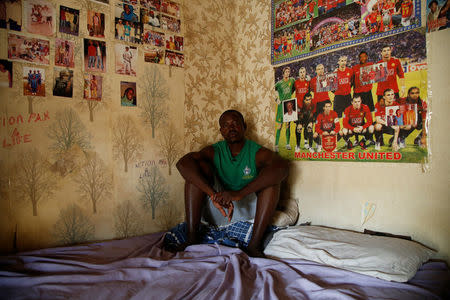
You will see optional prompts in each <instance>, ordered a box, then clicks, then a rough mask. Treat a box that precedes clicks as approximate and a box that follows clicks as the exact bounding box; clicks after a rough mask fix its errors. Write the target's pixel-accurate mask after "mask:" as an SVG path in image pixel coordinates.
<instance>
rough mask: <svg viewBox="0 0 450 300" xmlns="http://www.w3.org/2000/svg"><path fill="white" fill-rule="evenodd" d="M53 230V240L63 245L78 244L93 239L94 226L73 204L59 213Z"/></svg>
mask: <svg viewBox="0 0 450 300" xmlns="http://www.w3.org/2000/svg"><path fill="white" fill-rule="evenodd" d="M53 228H54V230H53V234H54V236H55V238H56V239H57V240H58V241H59V242H60V243H62V244H65V245H72V244H78V243H82V242H86V241H89V240H92V239H93V238H94V230H95V227H94V225H93V224H92V222H91V221H90V220H89V217H87V216H86V214H85V213H84V212H83V210H82V209H81V208H80V207H79V206H78V205H76V204H75V203H72V204H70V205H69V206H68V207H67V208H65V209H63V210H61V211H60V212H59V218H58V220H57V221H56V223H55V225H54V227H53Z"/></svg>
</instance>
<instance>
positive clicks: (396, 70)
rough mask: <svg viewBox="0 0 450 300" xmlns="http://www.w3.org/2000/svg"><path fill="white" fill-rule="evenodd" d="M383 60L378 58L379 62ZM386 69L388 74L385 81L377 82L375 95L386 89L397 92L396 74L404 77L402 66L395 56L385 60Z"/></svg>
mask: <svg viewBox="0 0 450 300" xmlns="http://www.w3.org/2000/svg"><path fill="white" fill-rule="evenodd" d="M381 62H383V60H380V61H379V63H381ZM387 69H388V74H387V78H386V81H381V82H378V87H377V95H383V92H384V91H385V90H386V89H393V90H394V92H395V93H398V84H397V76H398V77H399V78H404V77H405V73H403V67H402V64H401V63H400V60H398V59H397V58H394V57H391V58H390V59H389V60H388V61H387Z"/></svg>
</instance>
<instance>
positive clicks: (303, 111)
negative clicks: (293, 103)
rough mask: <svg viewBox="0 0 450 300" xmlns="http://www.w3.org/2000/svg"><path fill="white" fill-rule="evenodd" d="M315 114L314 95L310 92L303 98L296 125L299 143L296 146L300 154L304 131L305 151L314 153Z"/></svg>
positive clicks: (296, 150)
mask: <svg viewBox="0 0 450 300" xmlns="http://www.w3.org/2000/svg"><path fill="white" fill-rule="evenodd" d="M297 99H298V98H297ZM314 113H315V109H314V105H313V103H312V95H311V93H309V92H308V93H306V95H305V96H304V98H303V101H302V106H301V108H300V107H299V108H298V120H297V121H296V122H295V124H296V125H297V128H296V131H295V137H296V142H297V145H296V146H295V152H300V141H301V139H302V130H303V136H304V139H305V141H304V144H305V149H307V150H309V151H310V152H314V149H313V147H312V143H313V125H314V121H315V119H314Z"/></svg>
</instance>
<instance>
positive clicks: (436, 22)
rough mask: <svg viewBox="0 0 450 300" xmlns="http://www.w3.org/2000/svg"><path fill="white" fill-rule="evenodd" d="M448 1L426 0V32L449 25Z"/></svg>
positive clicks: (449, 5)
mask: <svg viewBox="0 0 450 300" xmlns="http://www.w3.org/2000/svg"><path fill="white" fill-rule="evenodd" d="M449 10H450V1H448V0H427V12H426V14H427V32H432V31H436V30H442V29H445V28H448V27H449V20H450V11H449Z"/></svg>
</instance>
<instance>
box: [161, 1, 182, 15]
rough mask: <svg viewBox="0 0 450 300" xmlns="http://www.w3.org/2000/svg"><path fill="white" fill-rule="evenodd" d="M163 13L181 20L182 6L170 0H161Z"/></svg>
mask: <svg viewBox="0 0 450 300" xmlns="http://www.w3.org/2000/svg"><path fill="white" fill-rule="evenodd" d="M161 12H163V13H165V14H168V15H172V16H174V17H177V18H179V17H180V6H179V5H178V4H177V3H175V2H172V1H169V0H161Z"/></svg>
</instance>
